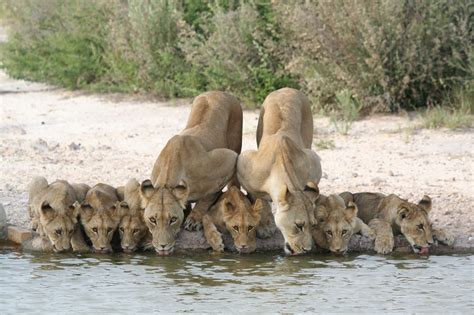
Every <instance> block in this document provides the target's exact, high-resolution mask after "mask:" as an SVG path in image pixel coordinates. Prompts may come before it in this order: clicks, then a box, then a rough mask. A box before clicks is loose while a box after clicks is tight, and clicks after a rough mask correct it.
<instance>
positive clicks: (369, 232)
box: [365, 231, 375, 241]
mask: <svg viewBox="0 0 474 315" xmlns="http://www.w3.org/2000/svg"><path fill="white" fill-rule="evenodd" d="M365 236H366V237H368V238H369V239H370V240H371V241H373V240H375V232H374V231H368V232H367V233H366V234H365Z"/></svg>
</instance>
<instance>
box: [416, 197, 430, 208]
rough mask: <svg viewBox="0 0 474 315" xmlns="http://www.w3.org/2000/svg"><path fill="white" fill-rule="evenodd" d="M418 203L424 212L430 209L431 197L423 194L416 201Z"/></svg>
mask: <svg viewBox="0 0 474 315" xmlns="http://www.w3.org/2000/svg"><path fill="white" fill-rule="evenodd" d="M418 205H419V206H420V207H422V208H423V209H424V210H425V211H426V212H430V210H431V198H430V196H428V195H424V196H423V198H422V199H421V200H420V201H419V202H418Z"/></svg>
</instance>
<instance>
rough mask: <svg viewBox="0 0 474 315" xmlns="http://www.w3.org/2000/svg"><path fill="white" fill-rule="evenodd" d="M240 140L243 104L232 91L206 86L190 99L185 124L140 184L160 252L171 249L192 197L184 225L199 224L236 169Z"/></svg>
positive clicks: (196, 225)
mask: <svg viewBox="0 0 474 315" xmlns="http://www.w3.org/2000/svg"><path fill="white" fill-rule="evenodd" d="M241 145H242V108H241V106H240V102H239V100H238V99H237V98H235V97H234V96H232V95H230V94H227V93H224V92H207V93H203V94H201V95H199V96H198V97H196V98H195V99H194V101H193V105H192V108H191V113H190V115H189V119H188V122H187V125H186V128H185V129H184V130H183V131H182V132H181V133H180V134H179V135H176V136H174V137H173V138H171V139H170V140H169V141H168V143H167V144H166V146H165V147H164V149H163V150H162V151H161V153H160V155H159V156H158V159H157V160H156V162H155V165H154V167H153V172H152V174H151V180H145V181H144V182H143V183H142V184H141V187H140V194H141V197H142V206H143V208H144V209H145V213H144V218H145V223H146V224H147V226H148V228H149V230H150V232H151V233H152V235H153V246H154V247H155V250H156V251H157V253H158V254H160V255H168V254H170V253H171V252H172V251H173V249H174V245H175V240H176V235H177V234H178V232H179V230H180V227H181V224H182V222H183V220H184V209H185V208H186V207H189V204H190V203H191V202H196V201H197V203H196V205H195V207H194V209H193V210H192V211H191V213H190V214H189V216H188V217H187V219H186V223H185V227H186V228H187V229H190V230H193V229H200V227H201V221H202V216H203V214H204V213H205V211H207V210H208V209H209V207H210V206H211V205H212V204H213V203H214V202H215V199H216V198H217V193H218V192H220V191H221V190H222V188H224V186H225V185H226V184H227V183H228V182H229V181H230V180H231V178H232V177H233V176H234V175H235V164H236V161H237V155H238V153H240V149H241Z"/></svg>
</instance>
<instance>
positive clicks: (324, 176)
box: [137, 170, 328, 179]
mask: <svg viewBox="0 0 474 315" xmlns="http://www.w3.org/2000/svg"><path fill="white" fill-rule="evenodd" d="M137 171H138V170H137ZM321 177H322V178H324V179H328V174H327V173H326V172H323V175H322V176H321Z"/></svg>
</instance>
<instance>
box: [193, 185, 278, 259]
mask: <svg viewBox="0 0 474 315" xmlns="http://www.w3.org/2000/svg"><path fill="white" fill-rule="evenodd" d="M266 205H268V203H266V202H265V201H263V200H262V199H257V200H256V202H255V203H254V204H253V205H252V204H251V203H250V201H249V199H248V198H247V197H246V196H245V195H244V194H243V193H242V192H241V191H240V190H239V188H237V187H235V186H231V187H229V189H228V190H227V191H226V192H224V193H222V195H221V196H220V197H219V199H218V200H217V202H216V203H215V204H214V205H213V206H212V207H211V209H210V210H209V211H208V212H207V213H206V214H205V215H204V216H203V219H202V223H203V228H204V236H205V237H206V240H207V242H208V243H209V245H211V247H212V249H213V250H215V251H218V252H223V251H224V243H223V241H222V234H221V233H225V232H226V231H228V232H229V233H230V234H231V236H232V239H233V240H234V245H235V248H236V249H237V251H238V252H239V253H251V252H253V251H255V249H256V247H257V227H258V226H259V224H260V219H261V212H262V211H265V210H268V211H270V209H265V207H266ZM268 207H269V206H268Z"/></svg>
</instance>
